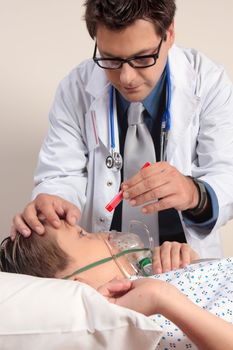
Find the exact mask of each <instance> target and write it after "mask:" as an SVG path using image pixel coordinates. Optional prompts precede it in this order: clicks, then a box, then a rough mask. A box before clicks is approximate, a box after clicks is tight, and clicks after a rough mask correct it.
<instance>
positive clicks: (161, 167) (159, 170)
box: [122, 162, 175, 191]
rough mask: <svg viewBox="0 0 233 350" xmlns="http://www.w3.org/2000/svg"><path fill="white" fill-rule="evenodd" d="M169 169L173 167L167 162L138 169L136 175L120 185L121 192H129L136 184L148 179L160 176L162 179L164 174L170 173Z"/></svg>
mask: <svg viewBox="0 0 233 350" xmlns="http://www.w3.org/2000/svg"><path fill="white" fill-rule="evenodd" d="M171 169H173V167H172V166H171V165H170V164H168V163H167V162H158V163H155V164H151V165H150V166H147V167H145V168H142V169H140V170H139V171H138V173H137V174H135V175H134V176H132V177H131V178H130V179H128V180H125V181H124V182H123V183H122V189H123V191H126V190H128V189H130V190H131V188H132V187H134V186H135V185H137V184H138V183H141V182H143V181H146V180H147V179H148V178H150V177H156V178H157V177H158V176H159V175H161V174H162V177H164V174H166V173H168V172H169V171H171ZM174 169H175V168H174Z"/></svg>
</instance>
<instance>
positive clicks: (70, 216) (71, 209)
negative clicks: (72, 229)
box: [62, 200, 81, 226]
mask: <svg viewBox="0 0 233 350" xmlns="http://www.w3.org/2000/svg"><path fill="white" fill-rule="evenodd" d="M62 210H63V211H64V219H65V220H66V221H67V222H68V223H69V224H70V225H72V226H74V225H76V223H77V221H79V219H80V217H81V211H80V210H79V208H78V207H76V205H74V204H73V203H71V202H68V201H66V200H63V201H62Z"/></svg>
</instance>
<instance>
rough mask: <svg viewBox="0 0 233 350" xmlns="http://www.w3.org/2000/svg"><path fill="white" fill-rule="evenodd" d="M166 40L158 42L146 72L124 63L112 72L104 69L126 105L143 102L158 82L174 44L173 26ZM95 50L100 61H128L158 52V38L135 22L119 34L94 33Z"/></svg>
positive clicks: (146, 24) (152, 30)
mask: <svg viewBox="0 0 233 350" xmlns="http://www.w3.org/2000/svg"><path fill="white" fill-rule="evenodd" d="M166 34H167V39H166V41H163V42H162V45H161V48H160V52H159V58H158V59H157V61H156V64H155V65H154V66H151V67H147V68H136V69H135V68H133V67H131V66H130V65H129V64H128V63H124V64H123V66H122V67H121V68H119V69H116V70H110V69H105V72H106V75H107V77H108V79H109V80H110V82H111V83H112V85H113V86H114V87H115V88H116V89H117V90H118V91H119V92H120V93H121V94H122V95H123V96H124V97H125V99H126V100H128V101H130V102H136V101H142V100H143V99H145V98H146V97H147V96H148V95H149V94H150V92H151V91H152V90H153V88H154V86H155V85H156V83H157V82H158V80H159V78H160V77H161V74H162V73H163V70H164V68H165V65H166V60H167V55H168V51H169V49H170V47H171V46H172V44H173V42H174V24H173V23H172V25H171V26H170V28H169V30H168V31H167V33H166ZM96 40H97V46H98V50H99V54H100V57H102V58H114V57H118V58H119V57H120V58H124V59H126V58H131V57H134V56H141V55H150V54H154V53H157V52H158V47H159V44H160V40H161V37H159V36H158V35H157V34H156V32H155V28H154V24H152V23H151V22H149V21H146V20H142V19H140V20H137V21H135V22H134V23H133V24H132V25H130V26H128V27H127V28H125V29H123V30H121V31H113V30H110V29H108V28H106V27H105V26H103V25H99V26H98V29H97V35H96Z"/></svg>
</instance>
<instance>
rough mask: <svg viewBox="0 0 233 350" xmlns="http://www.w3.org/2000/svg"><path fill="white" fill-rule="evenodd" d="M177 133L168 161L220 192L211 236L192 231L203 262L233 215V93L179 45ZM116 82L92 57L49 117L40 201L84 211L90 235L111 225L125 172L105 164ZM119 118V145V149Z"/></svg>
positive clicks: (174, 63)
mask: <svg viewBox="0 0 233 350" xmlns="http://www.w3.org/2000/svg"><path fill="white" fill-rule="evenodd" d="M169 63H170V71H171V84H172V86H171V89H172V96H171V131H170V134H169V140H168V146H167V160H168V162H169V163H170V164H172V165H173V166H175V167H176V168H177V169H178V170H179V171H180V172H181V173H183V174H184V175H192V176H194V177H197V178H200V179H202V180H203V181H205V182H207V183H208V184H209V185H210V186H211V187H212V188H213V190H214V191H215V193H216V195H217V198H218V204H219V216H218V219H217V222H216V225H215V227H214V228H213V230H212V232H210V233H209V234H208V235H204V234H200V233H198V232H196V231H195V230H194V229H193V228H190V227H187V226H186V225H185V223H184V221H183V219H182V215H181V214H180V217H181V222H182V225H183V228H184V232H185V235H186V239H187V242H188V243H189V244H190V245H191V246H192V247H193V248H194V249H195V250H196V251H197V252H198V253H199V254H200V256H201V257H219V256H221V254H222V253H221V242H220V238H219V234H218V229H219V228H220V227H221V226H222V225H224V224H225V223H226V222H227V221H228V220H229V219H231V218H232V216H233V94H232V92H233V90H232V84H231V82H230V81H229V79H228V78H227V76H226V75H225V73H224V70H223V69H222V68H221V67H219V66H218V65H216V64H214V63H213V62H212V61H210V60H209V59H208V58H207V57H205V56H204V55H202V54H200V53H198V52H196V51H194V50H188V49H180V48H178V47H176V46H175V45H174V46H173V48H172V49H171V50H170V52H169ZM108 92H109V82H108V80H107V78H106V75H105V72H104V70H102V69H101V68H99V67H98V66H97V65H95V64H94V63H93V61H92V60H87V61H85V62H83V63H82V64H80V65H79V66H78V67H77V68H75V69H74V70H73V71H72V72H71V73H70V74H69V75H68V76H67V77H66V78H65V79H64V80H63V81H62V82H61V84H60V86H59V88H58V91H57V93H56V97H55V101H54V104H53V107H52V109H51V112H50V116H49V120H50V128H49V133H48V136H47V138H46V139H45V141H44V143H43V146H42V149H41V151H40V155H39V163H38V167H37V171H36V175H35V182H36V186H35V189H34V191H33V198H34V197H35V196H36V195H37V194H39V193H50V194H56V195H59V196H61V197H63V198H65V199H67V200H69V201H71V202H73V203H74V204H76V205H77V206H78V207H79V208H80V209H81V211H82V218H81V222H80V223H81V225H82V226H83V227H85V228H86V229H87V230H88V231H97V232H98V231H101V230H108V229H109V228H110V224H111V220H112V213H109V212H107V211H106V209H105V205H106V204H107V203H108V202H109V201H110V200H111V199H112V198H113V196H114V195H116V193H117V192H118V190H119V186H120V172H116V171H114V170H110V169H108V168H107V167H106V165H105V160H106V157H107V156H108V155H109V154H110V136H109V132H110V131H109V95H108ZM114 115H115V139H116V148H117V149H119V140H118V128H117V116H116V111H115V113H114Z"/></svg>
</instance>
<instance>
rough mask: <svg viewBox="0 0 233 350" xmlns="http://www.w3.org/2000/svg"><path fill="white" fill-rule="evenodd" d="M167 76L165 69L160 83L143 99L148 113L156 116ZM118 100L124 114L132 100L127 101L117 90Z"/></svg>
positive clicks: (153, 116)
mask: <svg viewBox="0 0 233 350" xmlns="http://www.w3.org/2000/svg"><path fill="white" fill-rule="evenodd" d="M165 78H166V70H165V69H164V71H163V74H162V75H161V77H160V79H159V81H158V83H157V84H156V85H155V87H154V88H153V90H152V91H151V93H150V94H149V95H148V96H147V97H146V98H145V99H144V100H143V101H142V103H143V105H144V107H145V109H146V110H147V112H148V114H149V115H150V116H151V117H152V118H155V117H156V115H157V111H158V106H159V101H160V98H161V95H162V92H163V86H164V83H165ZM117 101H118V103H119V106H120V109H121V111H122V112H123V114H125V113H126V111H127V109H128V107H129V105H130V102H129V101H127V100H126V99H125V98H124V96H122V95H121V94H120V93H119V92H117Z"/></svg>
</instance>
